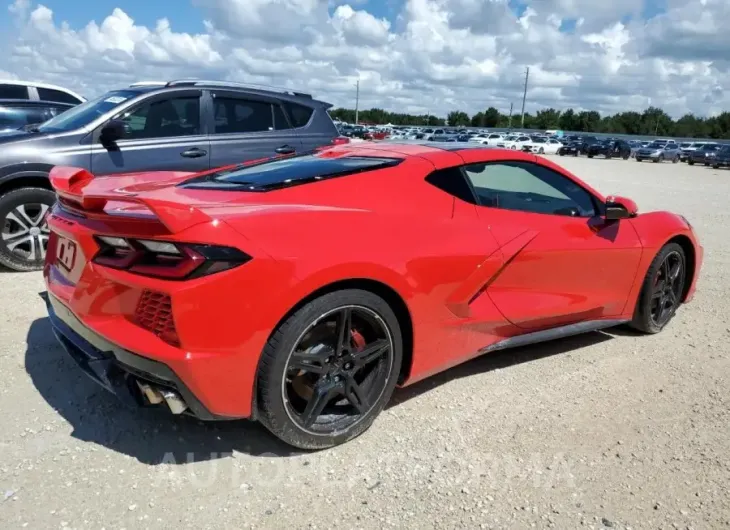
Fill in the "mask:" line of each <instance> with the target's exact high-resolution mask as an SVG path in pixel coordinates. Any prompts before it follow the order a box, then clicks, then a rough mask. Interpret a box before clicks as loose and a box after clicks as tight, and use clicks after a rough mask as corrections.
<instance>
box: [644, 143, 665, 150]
mask: <svg viewBox="0 0 730 530" xmlns="http://www.w3.org/2000/svg"><path fill="white" fill-rule="evenodd" d="M665 145H667V144H666V143H664V142H652V143H650V144H649V145H647V147H648V148H649V149H663V148H664V146H665Z"/></svg>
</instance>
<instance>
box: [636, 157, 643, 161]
mask: <svg viewBox="0 0 730 530" xmlns="http://www.w3.org/2000/svg"><path fill="white" fill-rule="evenodd" d="M635 160H636V161H637V162H641V161H642V160H643V158H639V157H638V156H637V157H636V159H635Z"/></svg>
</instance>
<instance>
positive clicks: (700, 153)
mask: <svg viewBox="0 0 730 530" xmlns="http://www.w3.org/2000/svg"><path fill="white" fill-rule="evenodd" d="M721 147H722V146H721V145H720V144H716V143H713V142H708V143H706V144H704V145H703V146H702V147H700V148H699V149H697V150H695V151H692V152H691V153H689V155H688V156H687V163H688V164H689V165H690V166H693V165H695V164H704V165H706V166H709V165H711V164H712V160H713V159H714V157H715V155H716V154H717V151H719V150H720V148H721Z"/></svg>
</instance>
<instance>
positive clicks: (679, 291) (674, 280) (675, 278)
mask: <svg viewBox="0 0 730 530" xmlns="http://www.w3.org/2000/svg"><path fill="white" fill-rule="evenodd" d="M686 262H687V259H686V256H685V254H684V250H683V249H682V247H681V246H679V245H678V244H677V243H670V244H668V245H665V246H664V247H663V248H662V249H661V250H660V251H659V253H658V254H657V255H656V257H655V258H654V261H652V262H651V265H650V266H649V270H648V271H647V273H646V276H645V277H644V283H643V285H642V287H641V292H640V294H639V301H638V302H637V304H636V310H635V311H634V318H633V320H632V321H631V326H632V327H634V328H636V329H638V330H639V331H643V332H644V333H659V332H660V331H661V330H662V329H664V327H665V326H666V325H667V324H668V323H669V321H670V320H671V319H672V317H674V314H675V313H676V312H677V308H679V306H680V304H681V303H682V295H683V294H684V282H685V275H686Z"/></svg>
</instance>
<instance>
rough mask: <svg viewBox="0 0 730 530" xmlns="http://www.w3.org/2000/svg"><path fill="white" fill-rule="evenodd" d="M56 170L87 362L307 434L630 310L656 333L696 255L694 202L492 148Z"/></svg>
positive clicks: (316, 435)
mask: <svg viewBox="0 0 730 530" xmlns="http://www.w3.org/2000/svg"><path fill="white" fill-rule="evenodd" d="M51 179H52V182H53V185H54V187H55V189H56V190H57V193H58V196H59V202H58V203H57V204H56V206H55V207H54V210H53V212H52V214H51V215H50V217H49V225H50V228H51V236H50V240H49V246H48V249H49V250H48V258H47V263H46V266H45V271H44V276H45V281H46V283H47V286H48V293H49V297H48V298H49V314H50V318H51V321H52V323H53V327H54V330H55V332H56V335H57V336H58V339H59V340H60V342H61V343H62V344H63V346H64V347H65V348H66V349H67V351H68V352H69V353H70V354H71V355H72V356H73V358H74V359H76V361H77V362H78V364H79V365H80V366H81V367H82V368H83V369H84V370H85V371H86V372H87V373H88V374H89V375H90V376H91V377H92V378H94V379H95V380H96V381H97V382H98V383H100V384H101V385H103V386H104V387H106V388H107V389H109V390H111V391H113V392H114V393H116V394H117V395H118V396H120V397H122V398H123V399H128V400H130V401H134V402H137V403H139V404H143V405H156V404H162V405H163V406H167V407H169V409H170V411H171V412H172V413H175V414H179V413H187V414H192V415H194V416H197V417H198V418H201V419H204V420H209V419H232V418H251V419H256V420H258V421H260V422H261V423H262V424H264V425H265V426H266V427H267V428H268V429H269V430H270V431H271V432H272V433H274V434H275V435H276V436H278V437H279V438H281V439H282V440H284V441H285V442H287V443H289V444H292V445H294V446H297V447H300V448H306V449H316V448H324V447H330V446H334V445H336V444H339V443H342V442H345V441H347V440H350V439H351V438H353V437H355V436H357V435H358V434H360V433H362V432H363V431H365V430H366V429H367V428H368V427H369V426H370V425H371V423H372V422H373V420H374V419H375V417H376V416H377V415H378V413H379V412H380V411H381V410H382V409H383V407H384V406H385V405H386V403H387V402H388V400H389V399H390V397H391V394H392V392H393V390H394V387H395V386H396V385H400V386H405V385H408V384H411V383H413V382H415V381H418V380H421V379H423V378H425V377H428V376H430V375H432V374H434V373H436V372H440V371H442V370H446V369H448V368H449V367H452V366H454V365H456V364H458V363H461V362H464V361H466V360H467V359H470V358H473V357H475V356H477V355H481V354H484V353H488V352H491V351H494V350H500V349H503V348H508V347H512V346H521V345H525V344H530V343H536V342H540V341H545V340H550V339H557V338H562V337H565V336H567V335H572V334H576V333H581V332H586V331H592V330H598V329H602V328H608V327H610V326H616V325H619V324H623V323H629V324H631V325H632V326H633V327H635V328H637V329H638V330H641V331H643V332H646V333H656V332H658V331H660V330H661V329H662V328H663V327H664V326H665V325H666V324H667V322H669V320H670V319H671V318H672V316H673V315H674V313H675V311H676V310H677V308H678V307H679V306H680V304H681V303H683V302H687V301H689V300H690V299H691V298H692V296H693V293H694V290H695V284H696V282H697V277H698V273H699V270H700V265H701V263H702V254H703V251H702V247H701V246H700V244H699V243H698V240H697V237H696V235H695V233H694V231H693V229H692V227H691V226H690V224H689V223H688V222H687V220H686V219H685V218H684V217H682V216H680V215H676V214H673V213H667V212H651V213H644V214H638V213H637V208H636V205H635V204H634V203H633V202H632V201H631V200H629V199H625V198H620V197H604V196H602V195H601V194H600V193H598V192H597V191H596V190H594V189H593V188H591V187H590V186H588V185H587V184H585V183H584V182H582V181H581V180H579V179H578V178H577V177H576V176H574V175H572V174H571V173H569V172H568V171H566V170H565V169H562V168H561V167H559V166H557V165H555V164H553V163H552V162H550V161H548V160H546V159H544V158H541V157H536V156H535V155H531V154H528V153H522V152H519V151H512V150H504V149H493V148H485V147H484V146H475V147H473V148H471V147H469V146H462V145H457V144H444V145H439V144H430V145H416V144H397V143H380V144H350V145H344V146H338V147H334V148H332V149H328V150H326V151H321V152H318V153H313V154H304V155H299V156H292V157H284V158H277V159H270V160H264V161H258V162H255V163H252V164H247V165H240V166H235V167H226V168H222V169H217V170H213V171H209V172H206V173H200V174H189V173H187V174H186V173H173V172H168V173H164V172H156V173H152V172H150V173H138V174H130V175H123V176H115V177H99V178H94V177H93V175H91V174H89V173H88V172H86V171H85V170H81V169H78V168H67V167H58V168H56V169H54V170H53V171H52V173H51Z"/></svg>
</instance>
